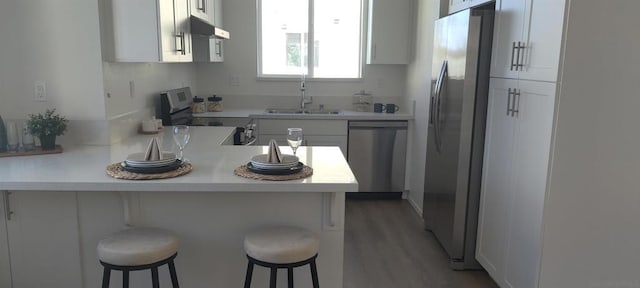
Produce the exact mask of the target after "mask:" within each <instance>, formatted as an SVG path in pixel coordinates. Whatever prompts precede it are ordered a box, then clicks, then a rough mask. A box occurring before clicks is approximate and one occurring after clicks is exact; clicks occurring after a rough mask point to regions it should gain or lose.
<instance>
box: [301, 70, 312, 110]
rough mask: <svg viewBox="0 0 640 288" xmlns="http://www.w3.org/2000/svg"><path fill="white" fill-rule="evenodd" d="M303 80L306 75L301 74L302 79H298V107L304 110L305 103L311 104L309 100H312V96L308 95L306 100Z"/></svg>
mask: <svg viewBox="0 0 640 288" xmlns="http://www.w3.org/2000/svg"><path fill="white" fill-rule="evenodd" d="M305 80H306V75H305V74H302V79H301V80H300V109H302V110H303V111H304V110H305V105H307V104H311V102H313V98H312V97H309V100H307V99H306V98H305V96H304V92H305V90H306V84H305Z"/></svg>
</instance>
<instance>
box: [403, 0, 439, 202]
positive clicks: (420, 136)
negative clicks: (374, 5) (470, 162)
mask: <svg viewBox="0 0 640 288" xmlns="http://www.w3.org/2000/svg"><path fill="white" fill-rule="evenodd" d="M436 2H439V1H436V0H418V5H417V9H416V10H417V12H416V13H417V14H418V16H417V21H416V22H417V23H416V26H417V29H416V35H415V39H416V41H415V43H416V49H415V51H416V52H415V58H414V61H413V63H411V64H410V65H409V66H408V67H407V82H406V85H407V96H408V97H409V99H411V100H414V101H415V120H414V121H413V122H412V123H411V125H410V127H409V129H410V132H411V133H410V135H411V138H410V139H409V155H411V157H410V158H408V159H407V160H408V161H409V163H408V165H409V170H407V171H410V172H409V173H411V174H410V175H409V177H410V178H409V190H410V192H409V196H408V199H409V202H410V203H411V204H412V205H413V206H414V208H415V209H416V210H417V211H418V212H419V213H422V203H423V193H424V172H425V159H426V155H427V125H428V124H427V123H428V118H427V117H428V111H429V110H428V109H429V101H428V100H427V99H428V98H429V95H430V87H431V84H430V81H431V80H430V79H431V60H432V59H431V58H432V51H433V27H434V21H435V19H437V17H438V13H439V12H438V9H439V3H436Z"/></svg>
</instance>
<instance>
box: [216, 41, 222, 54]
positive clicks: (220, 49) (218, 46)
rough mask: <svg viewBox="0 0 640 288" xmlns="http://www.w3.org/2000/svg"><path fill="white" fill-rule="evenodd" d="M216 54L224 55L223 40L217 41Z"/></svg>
mask: <svg viewBox="0 0 640 288" xmlns="http://www.w3.org/2000/svg"><path fill="white" fill-rule="evenodd" d="M216 55H218V57H222V40H217V41H216Z"/></svg>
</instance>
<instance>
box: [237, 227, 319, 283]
mask: <svg viewBox="0 0 640 288" xmlns="http://www.w3.org/2000/svg"><path fill="white" fill-rule="evenodd" d="M319 246H320V240H319V239H318V236H316V235H315V234H314V233H313V232H311V231H308V230H306V229H302V228H297V227H289V226H278V227H270V228H262V229H259V230H256V231H253V232H251V233H249V234H247V235H246V236H245V238H244V250H245V252H246V253H247V259H249V263H248V264H247V274H246V277H245V280H244V287H245V288H250V287H251V278H252V275H253V266H254V265H259V266H262V267H266V268H270V269H271V277H270V279H269V287H270V288H275V287H276V279H277V275H278V269H287V276H288V283H289V288H293V268H296V267H300V266H304V265H307V264H308V265H309V266H310V268H311V280H312V281H313V287H314V288H318V287H319V285H318V270H317V268H316V257H318V248H319Z"/></svg>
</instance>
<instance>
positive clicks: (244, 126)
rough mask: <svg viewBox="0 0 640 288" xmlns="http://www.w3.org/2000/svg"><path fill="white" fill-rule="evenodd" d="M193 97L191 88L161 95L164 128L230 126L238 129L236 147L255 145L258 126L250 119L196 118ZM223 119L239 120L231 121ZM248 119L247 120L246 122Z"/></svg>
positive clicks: (235, 135)
mask: <svg viewBox="0 0 640 288" xmlns="http://www.w3.org/2000/svg"><path fill="white" fill-rule="evenodd" d="M192 99H193V96H192V94H191V88H189V87H183V88H178V89H172V90H168V91H164V92H161V93H160V113H159V114H160V115H158V118H160V119H162V125H163V126H173V125H188V126H230V127H236V131H235V133H234V136H233V139H234V141H233V144H234V145H252V144H253V143H255V140H256V138H255V134H254V130H255V128H256V124H255V123H254V122H253V121H252V119H248V118H194V117H193V113H192V111H191V103H192ZM222 119H238V120H237V121H229V120H224V121H222ZM245 119H246V120H245Z"/></svg>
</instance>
